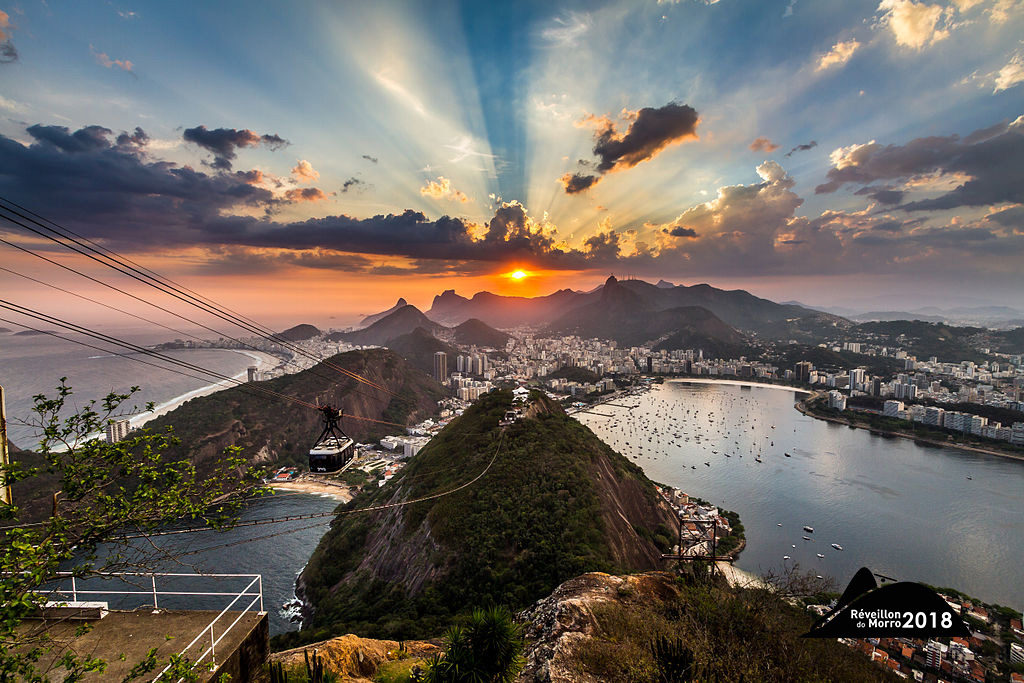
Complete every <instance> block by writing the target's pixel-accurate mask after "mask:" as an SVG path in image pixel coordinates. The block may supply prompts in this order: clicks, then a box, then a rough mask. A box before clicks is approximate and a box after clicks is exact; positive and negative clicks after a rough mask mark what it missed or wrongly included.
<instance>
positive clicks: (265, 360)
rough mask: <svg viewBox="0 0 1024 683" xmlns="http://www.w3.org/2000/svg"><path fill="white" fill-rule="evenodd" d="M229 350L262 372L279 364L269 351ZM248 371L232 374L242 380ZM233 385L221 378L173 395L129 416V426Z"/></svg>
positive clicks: (144, 422)
mask: <svg viewBox="0 0 1024 683" xmlns="http://www.w3.org/2000/svg"><path fill="white" fill-rule="evenodd" d="M227 350H229V349H225V351H227ZM230 351H231V352H232V353H240V354H242V355H244V356H248V357H249V358H251V359H252V360H253V364H254V365H256V366H257V367H258V368H259V370H260V372H263V371H264V370H272V369H273V368H276V367H277V366H278V365H280V364H281V359H280V358H277V357H276V356H272V355H270V354H269V353H263V352H262V351H242V350H240V349H230ZM248 373H249V370H248V369H245V370H242V371H241V372H239V373H238V374H236V375H235V376H234V379H238V380H243V381H244V380H245V379H246V378H247V377H248ZM233 386H237V385H236V384H235V383H234V382H228V381H227V380H222V381H220V382H215V383H213V384H208V385H206V386H205V387H200V388H199V389H194V390H193V391H189V392H187V393H184V394H182V395H181V396H175V397H174V398H172V399H171V400H169V401H164V402H163V403H160V404H158V405H156V406H155V407H154V408H153V410H152V411H150V412H148V413H142V414H141V415H136V416H135V417H133V418H131V420H130V422H131V426H132V427H141V426H142V425H144V424H146V423H147V422H149V421H150V420H152V419H154V418H157V417H160V416H161V415H166V414H167V413H169V412H171V411H172V410H174V409H175V408H177V407H178V406H180V405H181V404H182V403H184V402H185V401H188V400H189V399H193V398H196V397H198V396H208V395H209V394H213V393H216V392H218V391H220V390H221V389H227V388H229V387H233Z"/></svg>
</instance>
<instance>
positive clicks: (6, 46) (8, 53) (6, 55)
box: [0, 40, 18, 64]
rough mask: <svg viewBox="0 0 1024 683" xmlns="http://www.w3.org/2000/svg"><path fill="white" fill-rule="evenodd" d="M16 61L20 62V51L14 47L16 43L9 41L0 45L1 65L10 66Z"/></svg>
mask: <svg viewBox="0 0 1024 683" xmlns="http://www.w3.org/2000/svg"><path fill="white" fill-rule="evenodd" d="M16 61H18V49H17V48H16V47H14V43H12V42H11V41H9V40H5V41H4V42H2V43H0V64H10V63H11V62H16Z"/></svg>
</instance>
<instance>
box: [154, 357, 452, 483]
mask: <svg viewBox="0 0 1024 683" xmlns="http://www.w3.org/2000/svg"><path fill="white" fill-rule="evenodd" d="M328 362H330V363H331V364H333V365H335V366H339V367H342V368H345V369H347V370H350V371H352V372H355V373H357V374H359V375H361V376H362V377H365V378H367V379H369V380H371V381H373V382H376V383H379V384H381V385H383V386H385V387H387V388H388V389H389V390H390V391H392V392H394V393H395V394H397V395H398V397H393V396H390V395H388V394H386V393H384V392H382V391H379V390H377V389H374V388H372V387H369V386H367V385H365V384H362V383H359V382H357V381H356V380H354V379H351V378H349V377H347V376H345V375H343V374H342V373H340V372H338V371H337V370H335V369H333V368H330V367H327V366H325V365H324V364H319V365H317V366H315V367H313V368H311V369H310V370H305V371H303V372H299V373H296V374H294V375H286V376H284V377H279V378H276V379H272V380H268V381H265V382H257V383H255V385H256V386H261V387H266V388H268V389H270V390H272V391H275V392H278V393H281V394H285V395H287V396H294V397H296V398H298V399H301V400H303V401H306V402H308V403H317V402H318V401H319V402H321V403H323V402H328V403H330V404H331V405H333V406H336V407H337V406H340V407H341V409H342V410H343V411H344V412H345V414H346V415H354V416H359V417H366V418H372V419H375V420H386V421H388V422H395V423H399V424H405V423H406V422H411V421H415V420H419V419H423V418H425V417H428V416H430V415H433V414H434V413H435V412H436V409H437V400H438V399H440V398H441V397H442V396H443V395H444V390H443V389H442V387H441V386H440V385H439V384H437V382H435V381H434V380H433V379H432V378H431V377H429V376H427V375H426V374H425V373H423V372H421V371H419V370H417V369H416V368H414V367H412V366H411V365H410V364H409V363H408V362H406V361H405V360H404V359H403V358H401V357H400V356H398V355H397V354H395V353H393V352H391V351H389V350H387V349H369V350H365V351H350V352H348V353H342V354H338V355H336V356H333V357H331V358H329V359H328ZM167 425H171V426H173V427H174V433H175V435H176V436H177V437H178V438H179V439H181V444H180V445H179V446H177V447H176V448H175V449H174V450H175V451H176V453H175V454H176V455H181V454H188V455H189V456H190V457H192V458H193V459H194V460H195V462H197V463H205V462H210V461H211V460H213V459H214V458H216V457H217V456H218V455H219V454H220V453H221V451H223V449H224V447H226V446H232V445H233V446H240V447H241V448H242V455H243V457H246V458H248V459H249V460H250V461H251V462H253V463H255V464H262V465H272V464H277V463H281V464H290V463H304V462H305V461H306V458H307V456H308V451H309V447H310V446H311V445H312V442H313V440H314V439H316V437H317V435H318V434H319V432H320V429H321V421H320V414H319V413H318V412H317V411H316V410H313V409H311V408H308V407H306V406H302V405H300V404H297V403H293V402H291V401H286V400H282V399H279V398H276V397H273V396H270V395H261V394H259V393H257V392H253V391H252V390H251V388H248V390H247V387H233V388H230V389H225V390H224V391H219V392H217V393H216V394H211V395H209V396H202V397H199V398H194V399H192V400H190V401H188V402H186V403H185V404H183V405H182V406H181V407H179V408H178V409H176V410H174V411H172V412H170V413H168V414H167V415H164V416H162V417H159V418H157V419H155V420H153V421H152V422H150V423H149V424H147V427H151V428H152V429H154V430H160V429H162V428H164V427H165V426H167ZM342 428H343V429H344V430H345V432H346V433H347V434H348V435H349V436H351V437H352V438H354V439H356V440H357V441H361V440H369V439H371V438H374V437H379V436H382V435H384V434H389V433H397V432H399V431H401V429H400V428H396V427H387V426H385V425H379V424H376V423H373V422H366V421H364V420H354V419H351V418H350V419H343V420H342Z"/></svg>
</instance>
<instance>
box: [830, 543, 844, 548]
mask: <svg viewBox="0 0 1024 683" xmlns="http://www.w3.org/2000/svg"><path fill="white" fill-rule="evenodd" d="M832 547H833V548H835V549H836V550H842V549H843V546H841V545H839V544H838V543H833V544H832Z"/></svg>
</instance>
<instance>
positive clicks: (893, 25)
mask: <svg viewBox="0 0 1024 683" xmlns="http://www.w3.org/2000/svg"><path fill="white" fill-rule="evenodd" d="M878 11H879V12H883V13H884V14H883V15H882V24H883V25H885V26H888V27H889V28H890V29H891V30H892V33H893V36H894V37H895V38H896V42H897V43H898V44H900V45H903V46H904V47H910V48H914V49H915V50H920V49H921V48H923V47H925V46H927V45H931V44H933V43H937V42H938V41H940V40H942V39H944V38H947V37H948V36H949V29H948V27H947V23H948V22H947V19H948V17H946V11H945V10H943V8H942V7H939V6H938V5H928V4H925V3H923V2H921V3H918V2H914V0H882V2H881V3H879V5H878Z"/></svg>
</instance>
